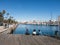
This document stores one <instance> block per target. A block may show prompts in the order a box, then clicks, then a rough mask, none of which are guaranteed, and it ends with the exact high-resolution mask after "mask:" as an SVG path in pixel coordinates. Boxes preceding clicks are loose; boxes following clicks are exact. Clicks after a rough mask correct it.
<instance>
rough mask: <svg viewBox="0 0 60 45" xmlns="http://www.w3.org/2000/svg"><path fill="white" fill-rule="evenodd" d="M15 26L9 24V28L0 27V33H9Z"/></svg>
mask: <svg viewBox="0 0 60 45" xmlns="http://www.w3.org/2000/svg"><path fill="white" fill-rule="evenodd" d="M16 26H17V24H11V25H9V27H6V28H5V26H0V33H10V32H11V30H14V29H15V28H16Z"/></svg>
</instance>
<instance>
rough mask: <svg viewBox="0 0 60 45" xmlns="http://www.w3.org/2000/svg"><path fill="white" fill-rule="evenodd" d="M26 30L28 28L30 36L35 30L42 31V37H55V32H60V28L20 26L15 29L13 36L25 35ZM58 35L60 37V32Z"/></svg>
mask: <svg viewBox="0 0 60 45" xmlns="http://www.w3.org/2000/svg"><path fill="white" fill-rule="evenodd" d="M26 28H28V30H29V33H30V34H32V31H33V29H36V31H38V30H39V29H40V30H41V32H42V35H50V36H54V34H55V31H56V30H58V26H38V25H24V24H20V25H19V26H18V27H17V28H16V29H15V31H14V32H13V34H25V32H26ZM58 35H60V31H59V32H58Z"/></svg>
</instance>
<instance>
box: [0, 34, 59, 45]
mask: <svg viewBox="0 0 60 45" xmlns="http://www.w3.org/2000/svg"><path fill="white" fill-rule="evenodd" d="M0 45H60V40H58V39H55V38H52V37H47V36H32V35H19V34H16V35H14V34H0Z"/></svg>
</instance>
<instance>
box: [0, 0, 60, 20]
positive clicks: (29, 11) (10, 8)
mask: <svg viewBox="0 0 60 45" xmlns="http://www.w3.org/2000/svg"><path fill="white" fill-rule="evenodd" d="M2 10H6V12H7V13H10V15H11V16H13V17H14V18H15V19H16V20H17V21H31V20H41V21H45V20H46V21H48V20H50V18H51V12H52V19H53V20H56V19H57V17H58V16H59V15H60V0H0V11H2Z"/></svg>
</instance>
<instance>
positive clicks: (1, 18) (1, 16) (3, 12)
mask: <svg viewBox="0 0 60 45" xmlns="http://www.w3.org/2000/svg"><path fill="white" fill-rule="evenodd" d="M5 13H6V11H5V10H3V11H2V12H0V25H3V20H4V14H5Z"/></svg>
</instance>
